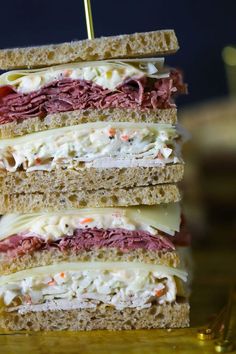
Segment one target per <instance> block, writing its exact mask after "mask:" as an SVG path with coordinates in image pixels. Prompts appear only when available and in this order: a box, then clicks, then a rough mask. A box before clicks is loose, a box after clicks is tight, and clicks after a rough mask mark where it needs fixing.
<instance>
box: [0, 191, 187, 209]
mask: <svg viewBox="0 0 236 354" xmlns="http://www.w3.org/2000/svg"><path fill="white" fill-rule="evenodd" d="M180 199H181V196H180V192H179V189H178V187H177V186H176V185H175V184H159V185H156V186H147V187H134V188H116V189H112V190H110V189H98V190H95V191H86V190H78V191H76V192H56V193H20V194H0V214H6V213H15V212H16V213H30V212H38V211H42V210H43V211H47V210H48V211H49V210H50V211H58V210H66V209H72V208H84V207H93V208H96V207H116V206H129V205H140V204H144V205H154V204H161V203H171V202H178V201H180Z"/></svg>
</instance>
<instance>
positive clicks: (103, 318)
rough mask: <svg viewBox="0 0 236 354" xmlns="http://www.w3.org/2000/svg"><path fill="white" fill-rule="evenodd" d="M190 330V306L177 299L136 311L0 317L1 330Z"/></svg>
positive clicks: (99, 309) (93, 310) (102, 309)
mask: <svg viewBox="0 0 236 354" xmlns="http://www.w3.org/2000/svg"><path fill="white" fill-rule="evenodd" d="M188 326H189V304H188V302H187V300H184V299H180V300H179V301H176V302H174V303H171V304H168V303H167V304H163V305H152V306H151V307H150V308H145V309H141V310H138V309H136V308H125V309H123V310H116V309H115V308H113V307H111V306H105V305H98V306H97V307H96V308H89V309H73V310H55V311H52V310H51V311H41V312H26V313H24V314H20V313H18V312H17V311H14V312H2V313H0V327H1V328H2V329H5V330H13V331H20V330H27V331H42V330H43V331H51V330H52V331H55V330H56V331H60V330H71V331H78V330H87V331H88V330H95V329H108V330H124V329H125V330H128V329H142V328H147V329H148V328H178V327H188Z"/></svg>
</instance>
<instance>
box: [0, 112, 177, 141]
mask: <svg viewBox="0 0 236 354" xmlns="http://www.w3.org/2000/svg"><path fill="white" fill-rule="evenodd" d="M97 121H101V122H112V121H113V122H134V123H163V124H176V123H177V110H176V108H167V109H155V110H154V109H149V108H147V109H145V110H140V109H133V108H127V109H124V108H104V109H103V108H98V109H80V110H75V111H67V112H60V113H53V114H48V115H47V116H46V117H45V118H41V117H32V118H30V119H24V120H22V121H19V120H18V121H16V120H15V121H13V122H11V123H5V124H0V138H1V139H6V138H13V137H15V136H21V135H25V134H30V133H34V132H37V131H42V130H48V129H56V128H62V127H66V126H72V125H77V124H83V123H89V122H97Z"/></svg>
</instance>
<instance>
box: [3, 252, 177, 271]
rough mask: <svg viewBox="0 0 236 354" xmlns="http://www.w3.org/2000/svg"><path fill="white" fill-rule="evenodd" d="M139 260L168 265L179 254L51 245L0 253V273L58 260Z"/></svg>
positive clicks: (172, 265)
mask: <svg viewBox="0 0 236 354" xmlns="http://www.w3.org/2000/svg"><path fill="white" fill-rule="evenodd" d="M93 261H104V262H106V261H107V262H109V261H110V262H140V263H151V264H161V265H165V266H168V267H177V266H178V265H179V264H180V258H179V255H178V253H177V252H175V251H149V250H145V249H142V248H139V249H136V250H132V251H129V252H122V251H121V250H120V249H118V248H108V247H106V248H96V247H94V248H93V249H90V250H86V251H82V250H76V249H68V250H66V251H61V250H59V249H58V248H55V247H51V248H49V249H44V250H40V251H37V250H36V251H35V252H31V253H27V254H24V255H20V256H17V257H10V256H9V254H8V253H0V275H3V274H10V273H15V272H19V271H21V270H24V269H29V268H35V267H42V266H47V265H50V264H58V263H60V262H93Z"/></svg>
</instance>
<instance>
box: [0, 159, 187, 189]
mask: <svg viewBox="0 0 236 354" xmlns="http://www.w3.org/2000/svg"><path fill="white" fill-rule="evenodd" d="M183 174H184V165H183V164H174V165H166V166H156V167H130V168H98V169H96V168H84V169H78V170H71V169H64V168H63V167H62V168H58V169H56V170H54V171H50V172H48V171H32V172H30V173H28V172H26V171H16V172H4V171H0V191H1V193H2V194H19V193H24V194H25V193H26V194H28V193H36V192H37V193H55V192H56V193H58V192H59V193H62V192H68V191H72V192H75V191H78V190H87V191H92V190H97V189H105V190H107V189H111V190H112V189H117V187H118V186H119V188H134V187H139V186H150V185H157V184H166V183H177V182H179V181H181V180H182V178H183Z"/></svg>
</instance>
